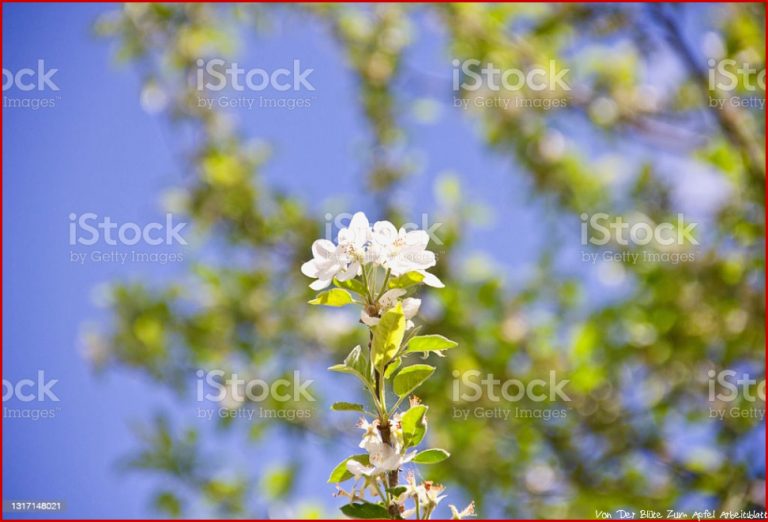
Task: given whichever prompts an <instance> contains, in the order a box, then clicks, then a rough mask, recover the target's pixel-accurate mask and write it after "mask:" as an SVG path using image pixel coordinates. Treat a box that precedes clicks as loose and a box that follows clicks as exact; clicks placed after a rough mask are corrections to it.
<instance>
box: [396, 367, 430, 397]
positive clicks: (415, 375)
mask: <svg viewBox="0 0 768 522" xmlns="http://www.w3.org/2000/svg"><path fill="white" fill-rule="evenodd" d="M434 371H435V367H434V366H429V365H428V364H414V365H412V366H407V367H405V368H403V369H402V370H400V372H399V373H398V374H397V375H395V378H394V380H393V381H392V389H393V390H394V391H395V393H396V394H397V395H398V396H400V397H405V396H406V395H408V394H410V393H411V392H412V391H413V390H415V389H416V388H418V387H419V386H421V385H422V384H423V383H424V381H426V380H427V379H429V376H430V375H432V374H433V373H434Z"/></svg>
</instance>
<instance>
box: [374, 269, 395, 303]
mask: <svg viewBox="0 0 768 522" xmlns="http://www.w3.org/2000/svg"><path fill="white" fill-rule="evenodd" d="M391 273H392V270H391V269H389V268H387V273H386V274H384V282H383V283H382V284H381V288H380V289H379V294H378V295H377V296H376V301H378V300H379V299H381V296H382V295H384V292H385V291H386V289H387V283H389V275H390V274H391Z"/></svg>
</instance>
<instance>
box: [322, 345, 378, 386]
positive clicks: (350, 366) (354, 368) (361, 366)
mask: <svg viewBox="0 0 768 522" xmlns="http://www.w3.org/2000/svg"><path fill="white" fill-rule="evenodd" d="M328 369H329V370H330V371H332V372H339V373H349V374H352V375H356V376H357V377H358V378H359V379H360V380H361V381H363V384H366V385H367V384H370V382H371V376H370V374H369V368H368V358H367V357H366V356H365V354H364V353H363V351H362V348H360V345H359V344H358V345H357V346H355V347H354V348H352V351H351V352H349V355H347V358H346V359H344V363H343V364H334V365H333V366H331V367H330V368H328Z"/></svg>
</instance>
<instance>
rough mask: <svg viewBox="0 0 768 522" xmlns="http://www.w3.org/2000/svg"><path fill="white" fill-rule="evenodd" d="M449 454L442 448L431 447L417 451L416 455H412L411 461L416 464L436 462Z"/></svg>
mask: <svg viewBox="0 0 768 522" xmlns="http://www.w3.org/2000/svg"><path fill="white" fill-rule="evenodd" d="M450 456H451V454H450V453H448V452H447V451H445V450H444V449H440V448H432V449H428V450H424V451H421V452H419V453H417V454H416V456H415V457H413V462H415V463H416V464H437V463H438V462H442V461H444V460H445V459H447V458H448V457H450Z"/></svg>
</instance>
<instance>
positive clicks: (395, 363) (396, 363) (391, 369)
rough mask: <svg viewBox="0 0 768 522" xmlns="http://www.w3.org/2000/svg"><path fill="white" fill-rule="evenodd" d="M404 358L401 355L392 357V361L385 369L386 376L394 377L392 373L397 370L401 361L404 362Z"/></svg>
mask: <svg viewBox="0 0 768 522" xmlns="http://www.w3.org/2000/svg"><path fill="white" fill-rule="evenodd" d="M402 362H403V361H402V359H400V357H396V358H395V359H392V362H390V363H389V364H388V365H387V367H386V368H385V369H384V378H385V379H389V378H390V377H392V374H393V373H395V372H396V371H397V369H398V368H400V363H402Z"/></svg>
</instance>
